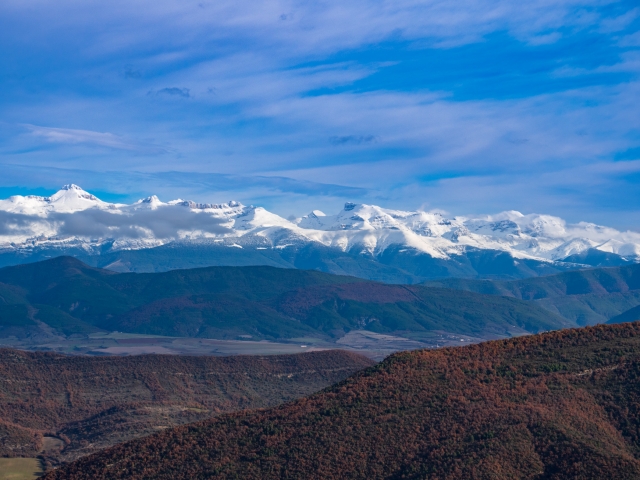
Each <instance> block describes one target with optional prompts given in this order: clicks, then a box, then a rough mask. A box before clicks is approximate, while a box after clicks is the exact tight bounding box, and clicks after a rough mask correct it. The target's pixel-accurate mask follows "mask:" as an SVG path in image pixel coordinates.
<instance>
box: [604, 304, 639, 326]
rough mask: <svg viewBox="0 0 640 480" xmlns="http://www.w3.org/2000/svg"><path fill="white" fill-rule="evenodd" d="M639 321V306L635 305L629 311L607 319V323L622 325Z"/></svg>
mask: <svg viewBox="0 0 640 480" xmlns="http://www.w3.org/2000/svg"><path fill="white" fill-rule="evenodd" d="M638 320H640V305H637V306H635V307H633V308H630V309H629V310H626V311H624V312H622V313H621V314H620V315H616V316H615V317H613V318H611V319H609V321H608V322H607V323H624V322H636V321H638Z"/></svg>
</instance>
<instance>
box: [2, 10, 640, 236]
mask: <svg viewBox="0 0 640 480" xmlns="http://www.w3.org/2000/svg"><path fill="white" fill-rule="evenodd" d="M0 58H1V59H2V60H1V61H0V82H1V84H0V85H1V86H2V90H1V93H0V168H1V171H2V175H0V196H3V197H6V196H8V195H10V194H13V193H21V194H25V193H36V194H46V193H48V192H52V191H55V190H56V189H57V188H58V187H59V186H60V185H62V184H64V183H77V184H80V185H81V186H83V187H84V188H85V189H87V190H90V191H92V192H94V193H96V194H98V195H100V196H102V197H103V198H105V199H107V200H112V201H130V200H135V199H137V198H140V197H143V196H147V195H150V194H158V195H159V196H160V198H162V199H163V200H169V199H172V198H176V197H182V198H189V199H194V200H198V201H207V202H221V201H227V200H230V199H235V200H239V201H242V202H244V203H249V204H258V205H262V206H265V207H267V208H269V209H271V210H273V211H275V212H277V213H279V214H281V215H284V216H288V215H290V214H294V215H301V214H304V213H306V212H307V211H309V210H311V209H313V208H321V209H323V210H325V211H327V212H332V211H337V210H338V209H339V208H341V205H342V204H343V203H344V202H345V201H356V202H368V203H376V204H379V205H383V206H388V207H396V208H404V209H417V208H423V209H427V210H429V209H439V210H444V211H447V212H449V213H451V214H471V213H493V212H497V211H501V210H507V209H515V210H520V211H523V212H527V213H530V212H537V213H550V214H555V215H560V216H563V217H565V218H567V219H568V220H570V221H579V220H585V221H592V222H596V223H601V224H605V225H610V226H614V227H618V228H622V229H632V230H640V195H639V194H638V185H639V181H640V113H639V112H640V108H638V106H639V105H640V81H639V73H640V7H639V6H637V3H636V2H632V1H586V0H564V1H563V0H559V1H550V0H531V1H530V2H525V3H522V2H515V1H512V2H507V1H502V0H474V1H472V0H461V1H459V2H447V1H440V0H438V1H435V0H425V1H411V0H396V1H380V0H377V1H368V0H353V1H350V2H338V1H333V0H328V1H323V2H320V1H316V2H297V1H279V0H276V1H272V2H268V3H267V2H265V3H262V4H261V3H259V2H249V1H245V0H234V1H228V0H218V1H216V2H212V1H207V0H202V1H168V0H155V1H143V0H141V1H135V2H130V1H129V2H125V1H121V0H114V1H111V2H87V1H86V0H85V1H76V0H60V1H59V2H48V1H44V0H4V1H3V2H1V3H0Z"/></svg>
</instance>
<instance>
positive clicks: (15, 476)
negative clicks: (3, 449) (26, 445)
mask: <svg viewBox="0 0 640 480" xmlns="http://www.w3.org/2000/svg"><path fill="white" fill-rule="evenodd" d="M43 473H44V472H43V470H42V465H41V464H40V460H38V459H37V458H0V480H28V479H31V478H38V477H39V476H40V475H42V474H43Z"/></svg>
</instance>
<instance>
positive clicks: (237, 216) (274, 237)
mask: <svg viewBox="0 0 640 480" xmlns="http://www.w3.org/2000/svg"><path fill="white" fill-rule="evenodd" d="M180 240H189V241H203V242H215V243H219V244H221V245H227V246H230V247H239V248H262V249H264V248H286V247H288V246H291V245H304V244H308V243H318V244H322V245H324V246H327V247H333V248H337V249H340V250H342V251H349V252H354V253H363V254H367V255H371V256H377V255H379V254H381V253H383V252H384V251H385V250H387V249H388V248H389V247H392V246H393V247H400V248H403V249H407V250H411V251H415V252H421V253H425V254H428V255H430V256H432V257H434V258H441V259H447V258H449V257H450V256H451V255H459V254H462V253H464V252H465V251H468V250H469V249H480V250H498V251H504V252H508V253H509V254H511V255H512V256H513V257H515V258H521V259H534V260H538V261H547V262H549V261H557V260H562V259H564V258H566V257H568V256H570V255H576V254H580V253H582V252H585V251H587V250H589V249H597V250H600V251H602V252H608V253H614V254H617V255H620V256H622V257H625V258H627V259H629V260H632V261H640V234H639V233H635V232H619V231H617V230H615V229H612V228H608V227H602V226H598V225H594V224H591V223H584V222H581V223H578V224H567V223H566V222H565V221H564V220H562V219H561V218H558V217H553V216H550V215H538V214H529V215H523V214H522V213H520V212H516V211H507V212H502V213H499V214H497V215H486V216H478V217H453V218H446V217H444V216H443V215H441V214H440V213H433V212H411V211H402V210H391V209H386V208H382V207H378V206H375V205H363V204H355V203H346V204H345V206H344V208H343V210H342V211H340V212H339V213H337V214H336V215H325V214H324V213H323V212H322V211H320V210H314V211H313V212H311V213H310V214H309V215H306V216H304V217H302V218H300V219H298V220H296V221H295V222H292V221H289V220H286V219H284V218H282V217H280V216H278V215H276V214H274V213H271V212H269V211H267V210H265V209H264V208H262V207H254V206H245V205H242V204H240V203H238V202H233V201H232V202H228V203H223V204H203V203H195V202H192V201H187V200H182V199H178V200H173V201H170V202H167V203H165V202H162V201H161V200H160V199H159V198H158V197H156V196H151V197H148V198H145V199H142V200H139V201H137V202H135V203H133V204H130V205H125V204H113V203H107V202H103V201H101V200H100V199H98V198H97V197H95V196H94V195H91V194H90V193H88V192H85V191H84V190H82V189H81V188H80V187H78V186H77V185H65V186H64V187H63V188H62V189H61V190H60V191H59V192H57V193H55V194H54V195H52V196H50V197H36V196H27V197H22V196H13V197H10V198H9V199H6V200H0V248H1V249H2V250H4V251H7V250H11V249H29V248H35V247H52V248H57V247H58V248H61V247H65V246H69V245H74V246H77V247H80V248H84V249H87V250H91V249H94V250H95V249H96V248H98V247H105V246H106V248H108V249H110V250H112V251H113V250H126V249H143V248H150V247H154V246H158V245H163V244H166V243H170V242H174V241H180Z"/></svg>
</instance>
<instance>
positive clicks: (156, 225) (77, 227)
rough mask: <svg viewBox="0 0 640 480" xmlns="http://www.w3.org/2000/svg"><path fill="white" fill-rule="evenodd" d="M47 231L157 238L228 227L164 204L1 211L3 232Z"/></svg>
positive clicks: (0, 230)
mask: <svg viewBox="0 0 640 480" xmlns="http://www.w3.org/2000/svg"><path fill="white" fill-rule="evenodd" d="M38 231H41V232H46V233H45V235H52V234H54V235H55V236H60V237H66V236H74V237H81V238H84V239H101V240H104V239H138V238H148V237H149V236H150V235H149V234H151V235H152V237H153V238H155V239H158V240H173V239H178V238H181V237H182V236H183V235H181V233H183V232H187V233H192V232H194V233H195V234H196V235H205V234H207V233H210V234H224V233H229V229H227V228H225V227H224V226H222V225H221V220H220V219H217V218H215V217H212V216H211V215H208V214H206V213H202V212H194V211H193V210H191V209H189V208H187V207H182V206H161V207H158V208H156V209H153V210H151V209H139V210H132V211H131V212H129V213H126V214H121V213H110V212H108V211H104V210H100V209H98V208H89V209H87V210H83V211H79V212H74V213H59V212H56V213H52V214H50V215H49V216H48V217H47V219H43V218H42V217H40V216H37V215H24V214H17V213H10V212H3V211H0V235H12V236H36V235H37V232H38Z"/></svg>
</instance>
